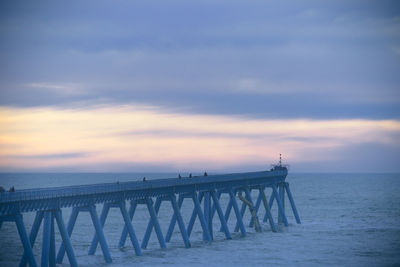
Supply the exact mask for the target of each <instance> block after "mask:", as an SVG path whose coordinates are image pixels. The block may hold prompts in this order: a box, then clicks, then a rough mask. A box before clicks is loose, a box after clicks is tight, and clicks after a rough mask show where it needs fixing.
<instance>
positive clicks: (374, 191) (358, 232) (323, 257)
mask: <svg viewBox="0 0 400 267" xmlns="http://www.w3.org/2000/svg"><path fill="white" fill-rule="evenodd" d="M144 176H146V178H147V179H152V178H153V179H155V178H168V177H177V174H167V173H164V174H148V173H146V174H143V173H140V174H139V173H132V174H116V173H112V174H110V173H107V174H100V173H97V174H57V173H55V174H49V173H47V174H38V173H36V174H0V185H2V186H3V187H5V188H9V187H10V186H15V188H16V189H22V188H34V187H52V186H64V185H76V184H92V183H103V182H116V181H132V180H141V179H142V178H143V177H144ZM286 181H287V182H289V183H290V188H291V190H292V194H293V196H294V199H295V202H296V205H297V209H298V212H299V214H300V218H301V222H302V223H301V224H296V221H295V219H294V216H293V213H292V211H291V209H290V204H289V201H286V213H287V217H288V221H289V227H285V226H283V225H279V227H278V232H277V233H273V232H271V231H270V227H269V224H268V223H262V233H256V232H255V231H254V229H251V228H248V227H247V226H248V222H249V220H250V216H249V212H248V211H247V212H246V214H245V218H244V221H245V222H246V227H247V229H246V230H247V231H248V234H247V236H246V237H241V235H240V233H234V232H233V229H234V226H235V215H234V213H232V214H231V217H230V219H229V221H228V226H229V228H230V230H231V232H232V237H233V239H232V240H226V239H225V235H224V233H222V232H219V231H218V229H219V227H220V224H219V219H218V216H215V217H214V221H213V228H214V231H215V232H214V241H213V242H211V243H207V242H205V241H203V240H202V231H201V227H200V225H199V222H198V221H196V223H195V227H194V230H193V233H192V235H191V237H190V240H191V245H192V247H191V248H190V249H187V248H185V246H184V243H183V241H182V238H181V236H180V233H179V228H178V227H177V226H176V228H175V231H174V233H173V236H172V239H171V242H170V243H167V249H161V248H160V247H159V244H158V241H157V238H156V235H155V233H154V232H153V233H152V236H151V239H150V242H149V245H148V248H147V249H145V250H143V256H140V257H138V256H136V255H135V253H134V249H133V247H132V244H131V243H130V241H129V239H127V242H126V244H125V247H124V248H123V249H119V248H118V241H119V237H120V234H121V230H122V228H123V220H122V217H121V214H120V212H119V210H118V209H111V210H110V213H109V216H108V218H107V221H106V223H105V226H104V232H105V236H106V239H107V242H108V246H109V248H110V252H111V255H112V258H113V263H112V264H111V265H110V266H161V265H171V266H172V265H173V266H176V265H178V266H204V265H208V266H232V265H236V266H253V265H254V266H256V265H257V266H259V265H274V266H276V265H285V266H287V265H289V266H321V265H335V266H342V265H345V266H394V265H400V174H292V173H290V174H289V175H288V177H287V179H286ZM266 193H267V194H268V195H270V191H269V189H267V190H266ZM256 196H257V194H256V192H254V194H253V198H254V199H255V198H256ZM227 203H228V198H227V197H226V196H223V197H222V198H221V205H222V206H223V209H225V207H226V205H227ZM274 206H276V204H275V205H274ZM192 209H193V204H192V203H191V202H190V201H189V200H185V201H184V204H183V206H182V216H183V219H184V221H185V223H186V224H187V223H188V221H189V218H190V215H191V212H192ZM97 211H98V213H100V212H101V205H98V207H97ZM260 211H262V209H260ZM70 212H71V209H63V217H64V221H65V222H67V221H68V218H69V215H70ZM272 212H273V215H274V218H275V219H276V216H277V210H276V207H274V208H273V210H272ZM171 214H172V210H171V207H170V204H169V203H167V202H163V204H162V206H161V210H160V213H159V220H160V224H161V228H162V231H163V233H164V234H165V233H166V231H167V229H168V225H169V221H170V219H171ZM263 215H264V213H263V212H260V214H259V217H260V219H262V217H263ZM33 219H34V213H25V214H24V222H25V226H26V228H27V230H28V231H29V230H30V228H31V226H32V223H33ZM148 220H149V215H148V212H147V209H146V207H145V206H144V205H139V206H138V208H137V210H136V213H135V217H134V219H133V226H134V228H135V231H136V235H137V237H138V239H139V242H140V241H141V239H142V237H143V235H144V232H145V229H146V227H147V223H148ZM41 234H42V229H41V230H40V232H39V234H38V238H37V241H36V243H35V246H34V254H35V256H36V259H37V261H38V263H39V262H40V256H41V238H42V236H41ZM93 234H94V229H93V226H92V222H91V220H90V216H89V214H87V213H80V214H79V216H78V220H77V222H76V225H75V228H74V231H73V233H72V236H71V242H72V245H73V248H74V251H75V254H76V257H77V261H78V264H79V265H82V266H102V265H103V266H104V265H106V264H105V263H104V259H103V256H102V253H101V249H100V247H98V248H97V251H96V254H95V255H94V256H89V255H87V252H88V249H89V246H90V242H91V240H92V237H93ZM60 241H61V237H60V235H59V233H58V229H57V228H56V243H57V248H58V246H59V244H60ZM22 253H23V249H22V245H21V242H20V240H19V237H18V233H17V229H16V227H15V224H13V223H8V222H5V223H3V226H2V228H1V229H0V266H16V265H18V262H19V260H20V257H21V255H22ZM63 265H68V258H67V257H66V256H65V258H64V262H63Z"/></svg>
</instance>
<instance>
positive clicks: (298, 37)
mask: <svg viewBox="0 0 400 267" xmlns="http://www.w3.org/2000/svg"><path fill="white" fill-rule="evenodd" d="M280 153H282V155H283V159H284V161H285V163H288V164H290V171H293V172H400V4H399V3H398V1H364V0H363V1H340V0H335V1H305V0H300V1H224V0H222V1H207V0H205V1H151V0H150V1H112V2H110V1H1V2H0V172H143V171H146V172H200V171H204V170H207V171H211V172H230V171H232V172H236V171H252V170H254V171H255V170H263V169H269V168H270V164H271V163H275V162H277V160H278V158H279V154H280Z"/></svg>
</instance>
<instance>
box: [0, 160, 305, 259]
mask: <svg viewBox="0 0 400 267" xmlns="http://www.w3.org/2000/svg"><path fill="white" fill-rule="evenodd" d="M287 173H288V172H287V169H286V168H285V167H283V166H281V165H277V166H275V167H274V168H272V169H271V170H269V171H260V172H248V173H235V174H225V175H206V174H205V176H194V177H181V176H179V177H178V178H170V179H157V180H146V179H143V181H142V180H141V181H133V182H118V183H106V184H93V185H80V186H66V187H55V188H39V189H26V190H15V192H1V193H0V231H1V227H2V225H3V224H4V223H6V222H11V223H15V225H16V227H17V230H18V234H19V238H20V240H21V242H22V245H23V248H24V253H23V255H22V258H21V261H20V265H19V266H26V265H27V264H29V265H30V266H37V262H38V261H37V259H36V258H35V256H34V254H33V252H32V247H33V246H34V245H35V242H36V241H37V239H38V238H37V235H38V232H39V229H40V227H41V225H43V226H42V227H43V237H42V246H41V248H42V251H41V259H40V263H41V266H55V265H56V263H62V262H63V261H64V257H65V255H66V256H67V258H68V261H69V264H70V265H71V266H78V264H79V263H78V262H77V260H76V257H75V254H74V248H73V244H71V240H70V236H71V235H72V233H73V230H74V228H75V227H79V225H76V224H75V222H76V219H77V217H78V216H79V213H81V212H88V213H89V214H90V217H91V220H92V222H93V228H94V234H93V237H92V239H91V246H90V248H89V251H88V254H89V255H93V254H94V253H95V251H96V249H97V248H98V247H100V248H101V251H102V253H103V256H104V260H105V262H107V263H111V262H112V255H111V254H110V251H109V249H108V243H109V242H113V243H115V244H118V246H119V247H123V246H125V244H126V241H127V240H128V241H129V242H130V244H131V245H132V246H133V248H134V251H135V253H136V255H137V256H141V255H142V249H146V248H147V245H148V241H149V238H150V235H151V234H152V232H153V231H154V232H155V234H156V236H157V239H158V242H159V244H160V247H161V248H166V247H167V243H168V242H169V241H170V240H171V236H172V234H173V232H174V229H175V227H178V228H179V232H180V236H181V238H182V241H183V244H184V246H185V247H186V248H190V247H191V243H190V236H191V233H192V229H193V225H194V223H195V221H196V220H198V221H199V222H200V225H201V228H202V232H203V240H205V241H207V242H212V241H213V239H214V231H215V229H213V225H212V221H213V218H214V217H215V215H216V214H217V215H218V219H219V222H220V223H221V228H220V229H217V230H218V231H222V232H223V233H224V235H225V237H226V239H232V236H231V231H234V232H239V231H240V234H241V235H242V236H243V237H244V236H246V227H255V228H256V230H257V231H261V228H260V224H261V222H260V221H259V215H261V214H263V215H262V216H261V217H260V218H263V220H262V221H263V222H268V223H269V225H270V228H271V231H273V232H276V231H277V225H276V224H277V223H278V224H282V225H284V226H285V227H287V226H288V225H289V223H288V220H287V217H286V213H285V212H286V211H285V199H286V196H287V199H288V200H289V203H290V206H291V210H292V212H293V214H294V218H295V220H296V222H297V223H299V224H300V223H301V221H300V217H299V215H298V212H297V209H296V206H295V202H294V199H293V196H292V193H291V191H290V188H289V183H287V182H286V180H285V179H286V176H287ZM252 191H255V192H257V193H258V197H257V199H256V200H255V201H253V198H252V196H251V192H252ZM223 194H225V195H227V196H228V198H229V202H228V205H227V206H226V207H225V211H224V210H223V208H222V207H221V204H220V198H221V196H222V195H223ZM267 194H270V195H269V199H268V198H267ZM184 201H191V202H193V207H194V208H193V211H192V214H191V216H190V220H189V223H188V224H187V225H186V224H185V222H184V220H183V217H182V214H181V206H182V204H183V202H184ZM274 203H276V205H277V208H278V214H277V222H275V219H274V216H273V214H271V208H272V206H273V205H274ZM127 204H128V205H129V209H127ZM240 204H241V205H240ZM97 205H102V211H101V214H100V215H99V214H98V213H97V211H96V206H97ZM137 205H145V206H146V207H147V211H148V213H149V215H150V219H149V222H148V225H147V229H146V231H145V233H144V235H143V233H141V235H140V236H143V238H142V239H141V240H142V241H141V243H139V241H138V238H137V236H138V234H139V233H136V232H135V229H134V227H133V225H132V220H134V216H135V215H137V214H136V213H135V211H136V207H137ZM165 205H171V206H172V211H173V212H172V214H171V219H170V223H169V227H168V230H167V232H166V233H163V232H162V230H161V227H160V223H159V219H158V212H159V211H160V209H161V208H162V207H163V206H164V207H165ZM64 208H72V212H71V215H70V217H69V220H68V222H67V223H66V224H65V222H64V220H63V217H62V210H63V209H64ZM112 208H115V209H118V210H119V211H120V213H121V220H123V221H124V227H123V228H122V229H121V236H120V239H119V240H106V238H105V235H104V232H103V226H104V225H105V224H106V223H107V216H108V212H109V210H110V209H112ZM246 209H249V210H250V212H251V220H250V222H248V224H247V223H246V224H245V222H244V220H243V218H244V214H245V212H246ZM232 210H233V212H234V214H235V215H236V216H235V217H236V226H235V228H234V229H229V227H228V224H227V222H228V220H229V218H230V214H231V212H232ZM26 212H36V217H35V220H34V222H33V225H32V228H31V229H30V231H27V230H26V227H25V225H24V221H23V214H24V213H26ZM55 227H58V229H59V233H60V235H61V239H62V242H61V244H60V246H59V247H58V248H57V247H56V242H55ZM28 232H29V235H28ZM16 238H17V237H16ZM89 241H90V240H88V242H89ZM128 244H129V243H128ZM10 253H13V252H10ZM15 253H17V252H15ZM127 253H128V252H127Z"/></svg>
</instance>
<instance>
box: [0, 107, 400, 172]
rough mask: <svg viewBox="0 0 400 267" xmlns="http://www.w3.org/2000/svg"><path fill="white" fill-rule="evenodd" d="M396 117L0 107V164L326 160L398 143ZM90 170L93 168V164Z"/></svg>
mask: <svg viewBox="0 0 400 267" xmlns="http://www.w3.org/2000/svg"><path fill="white" fill-rule="evenodd" d="M399 133H400V122H399V121H396V120H379V121H377V120H306V119H297V120H290V119H288V120H267V119H248V118H244V117H235V116H217V115H188V114H179V113H172V112H165V111H163V110H161V109H158V108H156V107H147V106H118V107H110V106H99V107H94V108H88V109H57V108H7V107H2V108H0V148H1V149H0V168H2V169H7V168H14V169H18V168H23V169H26V168H30V169H35V168H50V167H59V166H99V167H98V170H103V169H102V168H101V166H102V164H105V163H107V164H113V163H116V164H117V163H118V164H119V163H126V164H131V163H132V164H162V165H168V166H171V167H173V168H177V169H182V168H194V169H196V168H200V167H201V166H207V167H208V169H214V170H218V169H224V168H227V167H229V166H235V165H244V164H264V163H265V164H267V163H270V162H272V161H274V160H275V159H276V158H277V155H278V154H279V153H280V152H282V153H284V155H285V156H286V157H287V158H289V159H290V160H291V161H297V162H302V161H311V160H321V159H327V158H329V153H327V151H329V150H332V149H337V148H340V147H343V146H349V145H354V144H362V143H368V142H378V143H383V144H388V145H396V146H398V145H400V144H399V142H400V141H399V140H398V139H397V138H395V137H396V135H397V136H398V135H399ZM95 170H96V169H95Z"/></svg>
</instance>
